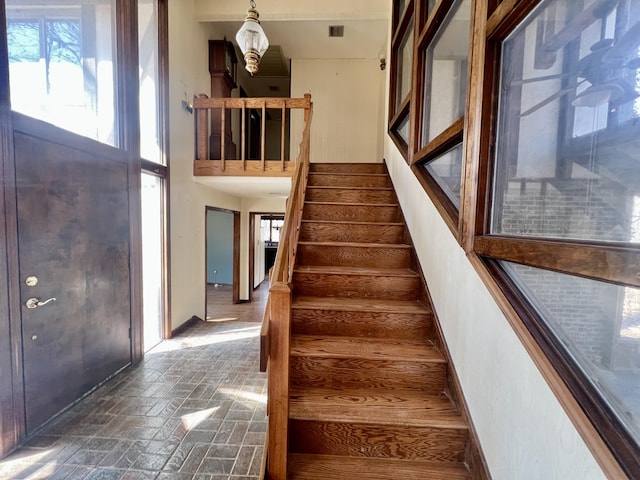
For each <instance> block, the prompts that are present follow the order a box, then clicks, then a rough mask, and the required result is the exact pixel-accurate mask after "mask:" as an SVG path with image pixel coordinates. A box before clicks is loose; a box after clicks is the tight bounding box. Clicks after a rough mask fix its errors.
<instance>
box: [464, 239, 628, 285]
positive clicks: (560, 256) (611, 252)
mask: <svg viewBox="0 0 640 480" xmlns="http://www.w3.org/2000/svg"><path fill="white" fill-rule="evenodd" d="M474 251H475V252H476V253H477V254H478V255H481V256H485V257H489V258H496V259H501V260H507V261H509V262H514V263H520V264H523V265H530V266H534V267H539V268H544V269H547V270H553V271H556V272H561V273H567V274H570V275H578V276H581V277H586V278H592V279H595V280H604V281H607V282H612V283H619V284H624V285H630V286H632V287H640V250H638V248H637V247H636V246H631V245H629V246H616V245H607V244H600V245H594V244H591V243H586V242H578V241H562V240H555V239H537V238H522V237H518V238H514V237H504V236H498V235H490V236H489V235H487V236H478V237H476V238H475V241H474Z"/></svg>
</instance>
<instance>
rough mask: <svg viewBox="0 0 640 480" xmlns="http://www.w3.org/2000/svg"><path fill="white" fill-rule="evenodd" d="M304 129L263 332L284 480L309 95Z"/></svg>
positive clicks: (271, 435)
mask: <svg viewBox="0 0 640 480" xmlns="http://www.w3.org/2000/svg"><path fill="white" fill-rule="evenodd" d="M305 100H306V102H307V105H308V108H306V109H305V112H304V129H303V133H302V140H301V142H300V148H299V151H298V156H297V160H296V169H295V172H294V174H293V178H292V181H291V194H290V196H289V199H288V201H287V209H286V213H285V220H284V225H283V227H282V230H281V233H280V242H279V245H278V252H277V253H276V259H275V264H274V266H273V268H272V270H271V272H270V281H271V288H270V289H269V297H268V298H267V307H266V309H265V313H264V316H263V319H262V328H261V330H260V370H261V371H264V370H263V367H264V368H266V369H267V372H268V385H269V401H268V405H267V413H268V415H269V421H268V429H267V432H268V433H267V436H268V438H267V447H268V450H266V451H265V453H264V454H265V455H268V460H267V466H266V468H267V474H268V475H267V476H268V478H269V479H271V480H285V479H286V475H287V451H288V435H289V433H288V424H289V346H290V340H291V293H292V285H291V281H292V278H293V268H294V266H295V258H296V249H297V244H298V236H299V232H300V222H301V220H302V207H303V205H304V197H305V193H306V188H307V178H308V175H309V148H310V139H311V130H310V129H311V117H312V108H313V104H312V103H311V95H305Z"/></svg>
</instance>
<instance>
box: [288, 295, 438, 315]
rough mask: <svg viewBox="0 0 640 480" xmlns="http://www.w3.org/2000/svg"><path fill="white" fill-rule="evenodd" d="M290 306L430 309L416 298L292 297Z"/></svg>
mask: <svg viewBox="0 0 640 480" xmlns="http://www.w3.org/2000/svg"><path fill="white" fill-rule="evenodd" d="M292 308H300V309H308V310H347V311H354V312H355V311H366V312H382V313H390V312H393V313H406V314H415V313H417V314H424V313H430V312H431V310H430V309H429V308H427V307H426V306H425V305H423V304H422V303H420V302H419V301H418V300H375V299H369V298H367V299H359V298H342V297H331V298H327V297H294V299H293V305H292Z"/></svg>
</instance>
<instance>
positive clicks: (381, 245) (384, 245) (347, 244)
mask: <svg viewBox="0 0 640 480" xmlns="http://www.w3.org/2000/svg"><path fill="white" fill-rule="evenodd" d="M298 245H315V246H320V247H361V248H400V249H403V250H410V249H411V245H407V244H406V243H364V242H333V241H332V242H315V241H302V240H301V241H299V242H298Z"/></svg>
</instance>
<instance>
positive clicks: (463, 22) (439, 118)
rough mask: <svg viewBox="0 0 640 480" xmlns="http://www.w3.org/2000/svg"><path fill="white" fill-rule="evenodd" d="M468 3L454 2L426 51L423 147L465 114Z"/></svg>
mask: <svg viewBox="0 0 640 480" xmlns="http://www.w3.org/2000/svg"><path fill="white" fill-rule="evenodd" d="M470 18H471V0H463V1H462V2H457V4H456V6H454V8H453V10H451V11H450V12H449V14H448V15H447V18H446V19H445V21H444V22H443V23H442V26H441V27H440V29H439V30H438V33H436V36H435V37H434V39H433V41H432V42H431V43H430V44H429V47H428V48H427V50H426V52H425V55H426V57H425V84H424V106H423V110H422V145H421V146H423V147H424V146H425V145H427V144H428V143H429V142H430V141H431V140H433V139H434V138H435V137H437V136H438V135H440V134H441V133H442V132H443V131H445V130H446V129H447V128H448V127H450V126H451V125H452V124H453V123H454V122H455V121H456V120H458V119H459V118H460V117H462V116H463V115H464V105H465V98H466V94H467V57H468V50H469V28H470Z"/></svg>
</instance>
